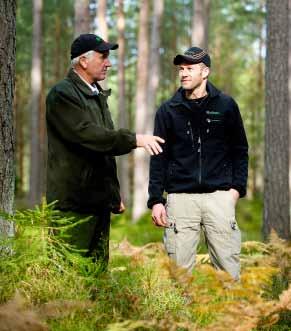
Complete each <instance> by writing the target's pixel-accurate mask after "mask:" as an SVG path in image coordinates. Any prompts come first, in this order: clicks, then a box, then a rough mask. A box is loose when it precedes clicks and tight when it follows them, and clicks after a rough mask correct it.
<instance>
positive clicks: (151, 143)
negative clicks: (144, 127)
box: [136, 134, 165, 155]
mask: <svg viewBox="0 0 291 331" xmlns="http://www.w3.org/2000/svg"><path fill="white" fill-rule="evenodd" d="M164 142H165V140H164V139H162V138H160V137H158V136H151V135H149V134H137V135H136V146H137V147H143V148H144V149H145V150H146V151H147V152H148V153H149V154H150V155H154V154H155V155H157V154H160V153H162V152H163V150H162V147H161V146H160V144H163V143H164Z"/></svg>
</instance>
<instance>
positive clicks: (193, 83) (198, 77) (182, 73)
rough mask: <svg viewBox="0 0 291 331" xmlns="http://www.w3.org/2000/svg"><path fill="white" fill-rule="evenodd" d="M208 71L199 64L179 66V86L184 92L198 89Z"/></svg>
mask: <svg viewBox="0 0 291 331" xmlns="http://www.w3.org/2000/svg"><path fill="white" fill-rule="evenodd" d="M208 73H209V69H208V68H207V67H204V66H203V65H201V64H200V63H198V64H188V63H182V64H180V65H179V78H180V82H181V86H182V87H183V88H184V89H185V90H194V89H196V88H197V87H199V86H200V85H201V84H202V82H203V80H204V79H206V78H207V76H208Z"/></svg>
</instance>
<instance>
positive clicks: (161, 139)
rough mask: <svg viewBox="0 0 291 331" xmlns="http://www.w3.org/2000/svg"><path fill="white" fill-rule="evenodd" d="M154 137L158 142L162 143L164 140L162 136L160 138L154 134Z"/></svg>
mask: <svg viewBox="0 0 291 331" xmlns="http://www.w3.org/2000/svg"><path fill="white" fill-rule="evenodd" d="M154 138H155V140H156V141H158V142H160V143H162V144H164V143H165V140H164V139H163V138H161V137H158V136H154Z"/></svg>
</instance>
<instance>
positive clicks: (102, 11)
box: [96, 0, 120, 41]
mask: <svg viewBox="0 0 291 331" xmlns="http://www.w3.org/2000/svg"><path fill="white" fill-rule="evenodd" d="M117 3H118V4H117V6H118V7H119V6H120V2H119V1H118V2H117ZM106 9H107V0H99V1H98V8H97V29H96V34H98V35H100V37H101V38H102V39H104V40H106V41H107V40H108V26H107V21H106ZM118 15H119V14H118Z"/></svg>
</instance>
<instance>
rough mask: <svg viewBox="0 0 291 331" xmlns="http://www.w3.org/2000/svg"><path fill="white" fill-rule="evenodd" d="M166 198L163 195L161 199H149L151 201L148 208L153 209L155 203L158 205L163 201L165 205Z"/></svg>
mask: <svg viewBox="0 0 291 331" xmlns="http://www.w3.org/2000/svg"><path fill="white" fill-rule="evenodd" d="M166 201H167V200H166V199H165V198H163V197H161V198H159V199H157V198H153V199H149V201H148V204H147V205H148V208H149V209H152V208H153V206H154V205H156V204H158V203H162V204H163V205H165V204H166Z"/></svg>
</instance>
